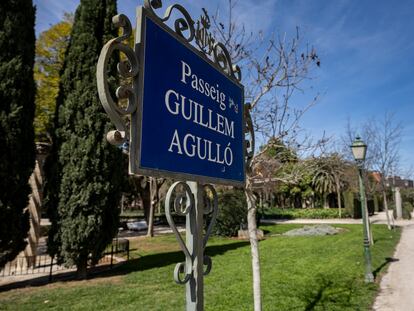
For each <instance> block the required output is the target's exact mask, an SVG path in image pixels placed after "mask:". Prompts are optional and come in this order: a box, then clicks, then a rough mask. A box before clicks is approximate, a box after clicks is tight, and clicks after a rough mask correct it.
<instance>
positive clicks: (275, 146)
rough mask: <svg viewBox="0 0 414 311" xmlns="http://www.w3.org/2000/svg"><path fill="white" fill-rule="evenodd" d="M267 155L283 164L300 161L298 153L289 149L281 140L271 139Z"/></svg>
mask: <svg viewBox="0 0 414 311" xmlns="http://www.w3.org/2000/svg"><path fill="white" fill-rule="evenodd" d="M265 147H267V150H266V155H267V156H268V157H270V158H274V159H277V160H279V161H280V162H281V163H290V162H295V161H297V160H298V156H297V155H296V152H295V151H294V150H292V149H290V148H288V147H286V145H285V144H284V143H283V141H281V140H280V139H276V138H271V139H270V140H269V142H268V143H267V146H263V147H262V148H265Z"/></svg>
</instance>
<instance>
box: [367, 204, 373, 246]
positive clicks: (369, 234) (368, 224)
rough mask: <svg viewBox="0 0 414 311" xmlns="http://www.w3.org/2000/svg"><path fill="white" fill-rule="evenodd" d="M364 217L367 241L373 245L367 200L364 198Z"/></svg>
mask: <svg viewBox="0 0 414 311" xmlns="http://www.w3.org/2000/svg"><path fill="white" fill-rule="evenodd" d="M365 216H366V219H367V233H368V240H369V244H370V245H374V237H373V235H372V228H371V227H372V226H371V221H370V219H369V212H368V199H367V197H365Z"/></svg>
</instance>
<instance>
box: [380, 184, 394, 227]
mask: <svg viewBox="0 0 414 311" xmlns="http://www.w3.org/2000/svg"><path fill="white" fill-rule="evenodd" d="M382 198H383V200H384V209H385V215H386V216H387V226H388V229H389V230H391V228H392V227H391V222H390V215H389V213H388V200H387V193H386V192H385V189H384V188H383V189H382Z"/></svg>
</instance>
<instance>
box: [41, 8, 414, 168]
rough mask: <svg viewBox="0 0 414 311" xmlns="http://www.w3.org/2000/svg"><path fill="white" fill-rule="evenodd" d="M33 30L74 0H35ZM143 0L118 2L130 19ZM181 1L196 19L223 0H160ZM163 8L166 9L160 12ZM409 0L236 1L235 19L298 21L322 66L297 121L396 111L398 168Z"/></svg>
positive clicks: (409, 133)
mask: <svg viewBox="0 0 414 311" xmlns="http://www.w3.org/2000/svg"><path fill="white" fill-rule="evenodd" d="M34 3H35V4H36V6H37V20H36V33H37V34H38V33H40V32H41V31H43V30H46V29H47V28H48V27H49V26H50V25H52V24H54V23H56V22H58V21H59V20H60V19H61V18H62V16H63V12H64V11H68V12H73V11H74V10H75V9H76V6H77V5H78V3H79V0H59V1H57V0H35V1H34ZM141 3H142V1H141V0H134V1H133V0H118V11H119V12H120V13H123V14H126V15H127V16H129V18H130V20H131V21H132V23H133V24H134V22H133V21H134V14H135V7H136V6H137V5H140V4H141ZM172 3H180V4H182V5H183V6H184V7H186V8H188V10H189V11H190V13H191V14H192V16H193V18H197V17H198V16H199V15H200V13H201V8H202V7H205V8H207V10H208V11H209V12H214V11H215V10H216V9H217V8H218V7H219V8H220V12H223V14H225V13H226V12H227V6H226V3H227V1H225V0H204V1H196V0H176V1H174V2H173V1H163V4H164V8H165V7H167V6H168V5H170V4H172ZM162 11H163V9H162ZM413 13H414V1H412V0H399V1H386V0H364V1H360V0H335V1H332V0H313V1H310V0H238V6H237V9H236V11H235V13H234V15H235V16H236V18H237V20H238V22H240V23H244V24H245V26H246V28H247V29H248V30H251V31H253V32H255V31H259V30H263V31H264V32H265V33H268V34H270V33H284V32H287V33H292V32H293V31H295V28H296V26H299V27H300V29H301V34H302V35H303V37H304V38H305V40H306V41H307V42H309V43H311V44H312V45H313V46H315V48H316V49H317V52H318V54H319V57H320V58H321V62H322V65H321V67H320V68H319V69H318V70H316V71H315V72H314V73H313V79H312V81H311V85H312V87H313V89H307V90H306V93H305V95H304V96H299V97H297V98H296V99H295V100H297V101H299V100H307V98H308V97H307V96H313V95H315V92H319V93H320V94H322V96H321V99H320V100H319V102H318V104H317V105H316V106H315V107H313V108H312V109H311V110H309V112H307V114H306V115H305V117H304V119H303V122H302V126H303V127H304V128H305V129H306V130H308V131H309V132H310V133H311V134H312V135H314V136H316V137H317V136H320V135H321V134H322V133H323V132H324V131H325V132H326V134H327V135H328V136H335V137H338V136H340V135H342V133H343V132H344V130H345V126H346V122H347V119H348V118H349V119H350V120H351V122H352V123H353V124H354V125H355V126H358V125H359V124H361V123H363V122H364V121H365V120H367V119H368V118H372V117H378V118H380V117H381V116H383V114H384V112H385V111H388V112H395V117H396V119H397V120H399V121H401V122H402V123H403V124H404V134H403V137H402V144H401V162H402V166H403V169H408V168H409V167H411V166H414V158H413V154H414V122H413V119H414V77H413V73H414V40H413V31H414V18H413Z"/></svg>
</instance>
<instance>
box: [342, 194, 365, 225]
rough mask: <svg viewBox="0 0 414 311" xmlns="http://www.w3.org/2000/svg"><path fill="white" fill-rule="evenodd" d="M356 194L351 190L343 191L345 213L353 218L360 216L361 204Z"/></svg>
mask: <svg viewBox="0 0 414 311" xmlns="http://www.w3.org/2000/svg"><path fill="white" fill-rule="evenodd" d="M358 196H359V195H356V194H354V193H353V192H351V191H345V192H344V193H343V197H344V208H345V213H346V214H347V215H349V217H352V218H355V219H356V218H361V206H360V204H359V200H358V199H357V198H358Z"/></svg>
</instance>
